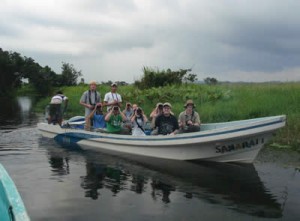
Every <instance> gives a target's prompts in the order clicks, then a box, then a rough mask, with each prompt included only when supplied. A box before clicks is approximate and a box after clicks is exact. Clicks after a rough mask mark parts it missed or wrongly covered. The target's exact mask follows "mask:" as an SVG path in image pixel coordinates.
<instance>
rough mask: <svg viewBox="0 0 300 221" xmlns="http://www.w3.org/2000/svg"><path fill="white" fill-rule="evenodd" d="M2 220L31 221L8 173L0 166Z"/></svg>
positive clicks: (0, 215)
mask: <svg viewBox="0 0 300 221" xmlns="http://www.w3.org/2000/svg"><path fill="white" fill-rule="evenodd" d="M0 220H1V221H11V220H15V221H29V220H30V219H29V216H28V214H27V212H26V209H25V206H24V204H23V201H22V198H21V196H20V194H19V192H18V190H17V188H16V186H15V184H14V182H13V181H12V179H11V178H10V176H9V175H8V173H7V172H6V170H5V168H4V167H3V166H2V165H1V164H0Z"/></svg>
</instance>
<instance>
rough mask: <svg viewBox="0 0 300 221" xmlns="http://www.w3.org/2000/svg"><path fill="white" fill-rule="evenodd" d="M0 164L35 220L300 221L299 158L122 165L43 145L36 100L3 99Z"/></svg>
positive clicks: (267, 154) (271, 154) (273, 155)
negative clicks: (221, 162)
mask: <svg viewBox="0 0 300 221" xmlns="http://www.w3.org/2000/svg"><path fill="white" fill-rule="evenodd" d="M0 102H1V110H0V139H1V141H0V162H1V163H2V164H3V165H4V167H5V168H6V169H7V171H8V172H9V174H10V176H11V178H12V179H13V180H14V182H15V184H16V186H17V188H18V190H19V192H20V194H21V196H22V198H23V201H24V204H25V207H26V208H27V211H28V214H29V216H30V217H31V219H32V220H72V221H74V220H105V221H110V220H112V221H115V220H116V221H117V220H122V221H123V220H124V221H127V220H128V221H135V220H137V221H144V220H145V221H146V220H149V221H150V220H151V221H154V220H164V221H177V220H178V221H194V220H197V221H198V220H243V221H244V220H246V221H247V220H264V221H265V220H300V210H299V208H300V191H299V187H300V169H299V168H300V155H299V154H297V153H286V152H284V151H274V150H273V151H271V150H269V149H267V148H265V149H263V150H262V151H261V152H260V154H259V156H258V158H257V159H256V161H255V163H254V164H250V165H248V164H247V165H239V164H220V163H190V162H177V161H168V160H151V161H150V160H145V159H143V160H137V159H134V160H133V159H124V158H120V157H118V156H112V155H106V154H103V153H101V152H94V151H84V150H80V149H67V148H63V147H61V146H60V145H59V144H57V143H55V142H54V141H53V140H51V139H46V138H42V136H41V135H40V133H39V131H38V130H37V128H36V124H37V122H39V121H43V120H44V119H43V118H44V116H43V115H42V114H35V113H34V112H33V111H32V105H33V102H34V100H33V99H30V98H28V97H18V98H16V99H15V100H7V99H3V98H2V99H0Z"/></svg>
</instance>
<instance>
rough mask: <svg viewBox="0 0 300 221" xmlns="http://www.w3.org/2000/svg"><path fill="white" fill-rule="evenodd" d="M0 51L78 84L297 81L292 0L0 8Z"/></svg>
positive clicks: (7, 4) (7, 3) (298, 6)
mask: <svg viewBox="0 0 300 221" xmlns="http://www.w3.org/2000/svg"><path fill="white" fill-rule="evenodd" d="M0 48H2V49H3V50H7V51H13V52H19V53H20V54H21V55H22V56H26V57H31V58H33V59H34V60H35V61H36V62H38V63H39V64H40V65H42V66H46V65H48V66H50V67H51V68H52V69H53V70H54V71H55V72H56V73H58V74H59V73H61V66H62V62H67V63H70V64H73V65H74V67H75V69H77V70H78V71H79V70H81V71H82V74H83V78H84V79H85V81H86V82H87V81H90V80H96V81H98V82H101V81H108V80H112V81H126V82H129V83H131V82H133V81H134V80H139V79H140V78H141V76H142V75H143V72H142V68H143V67H144V66H147V67H151V68H155V69H159V70H163V69H164V70H166V69H168V68H170V69H172V70H178V69H186V68H192V70H193V71H192V73H194V74H197V77H198V79H199V80H202V79H204V78H206V77H215V78H216V79H217V80H219V81H255V82H261V81H278V80H280V81H299V80H300V1H299V0H177V1H176V0H13V1H12V0H0Z"/></svg>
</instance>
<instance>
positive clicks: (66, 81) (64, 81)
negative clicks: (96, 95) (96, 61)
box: [60, 62, 82, 86]
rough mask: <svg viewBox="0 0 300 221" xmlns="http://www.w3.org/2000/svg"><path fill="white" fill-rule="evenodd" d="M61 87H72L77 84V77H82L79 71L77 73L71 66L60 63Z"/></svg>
mask: <svg viewBox="0 0 300 221" xmlns="http://www.w3.org/2000/svg"><path fill="white" fill-rule="evenodd" d="M61 69H62V73H61V79H60V84H61V86H62V85H64V86H73V85H76V84H77V79H78V77H80V76H82V74H81V71H77V70H76V69H75V68H74V67H73V65H72V64H68V63H64V62H63V63H62V67H61Z"/></svg>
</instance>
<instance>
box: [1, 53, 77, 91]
mask: <svg viewBox="0 0 300 221" xmlns="http://www.w3.org/2000/svg"><path fill="white" fill-rule="evenodd" d="M61 70H62V72H61V74H57V73H55V72H54V71H53V70H52V69H51V68H50V67H49V66H45V67H42V66H41V65H39V64H38V63H37V62H35V61H34V59H32V58H30V57H23V56H21V55H20V54H19V53H17V52H10V51H4V50H2V48H0V95H5V94H12V91H14V89H15V88H19V87H20V86H21V85H22V80H23V79H28V82H29V84H30V85H32V86H33V87H34V89H35V90H36V91H37V92H38V93H39V94H41V95H49V93H51V90H52V88H53V87H61V86H73V85H76V84H77V78H78V77H80V76H82V74H81V71H77V70H76V69H75V68H74V66H73V65H72V64H69V63H65V62H62V67H61Z"/></svg>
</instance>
